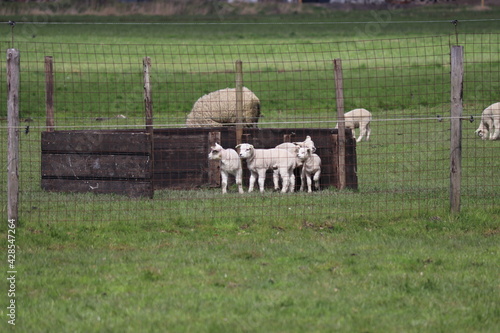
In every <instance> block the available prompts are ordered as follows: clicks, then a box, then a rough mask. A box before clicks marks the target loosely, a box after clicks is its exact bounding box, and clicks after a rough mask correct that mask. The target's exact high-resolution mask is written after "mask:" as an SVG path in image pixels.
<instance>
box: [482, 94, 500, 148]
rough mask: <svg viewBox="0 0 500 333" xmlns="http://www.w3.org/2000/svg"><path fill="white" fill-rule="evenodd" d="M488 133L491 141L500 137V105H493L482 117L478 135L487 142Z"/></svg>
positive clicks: (485, 110)
mask: <svg viewBox="0 0 500 333" xmlns="http://www.w3.org/2000/svg"><path fill="white" fill-rule="evenodd" d="M488 132H489V134H490V136H489V139H490V140H497V139H498V138H499V137H500V103H494V104H491V105H490V106H488V107H487V108H486V109H484V111H483V114H482V115H481V123H480V124H479V127H478V129H477V130H476V133H477V135H479V137H480V138H481V139H483V140H486V138H487V137H488Z"/></svg>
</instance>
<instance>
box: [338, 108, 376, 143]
mask: <svg viewBox="0 0 500 333" xmlns="http://www.w3.org/2000/svg"><path fill="white" fill-rule="evenodd" d="M344 121H345V128H350V129H351V130H352V136H353V137H354V139H356V132H355V130H354V129H355V128H359V129H360V132H361V133H360V134H359V138H358V139H357V140H356V142H360V141H361V140H362V139H363V138H364V137H365V138H366V139H365V140H366V141H368V140H370V133H371V131H372V130H371V128H370V122H371V121H372V114H371V112H370V111H368V110H366V109H354V110H351V111H349V112H346V113H345V114H344ZM338 127H339V124H337V126H335V128H338Z"/></svg>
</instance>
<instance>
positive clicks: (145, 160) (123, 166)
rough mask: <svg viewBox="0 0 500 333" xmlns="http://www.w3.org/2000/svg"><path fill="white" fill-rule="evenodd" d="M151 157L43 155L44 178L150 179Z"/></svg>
mask: <svg viewBox="0 0 500 333" xmlns="http://www.w3.org/2000/svg"><path fill="white" fill-rule="evenodd" d="M150 162H151V161H150V157H149V156H133V155H92V154H42V177H75V178H84V177H85V178H88V177H96V178H103V177H105V178H108V177H109V178H132V179H147V178H150V176H151V173H150V168H149V165H150Z"/></svg>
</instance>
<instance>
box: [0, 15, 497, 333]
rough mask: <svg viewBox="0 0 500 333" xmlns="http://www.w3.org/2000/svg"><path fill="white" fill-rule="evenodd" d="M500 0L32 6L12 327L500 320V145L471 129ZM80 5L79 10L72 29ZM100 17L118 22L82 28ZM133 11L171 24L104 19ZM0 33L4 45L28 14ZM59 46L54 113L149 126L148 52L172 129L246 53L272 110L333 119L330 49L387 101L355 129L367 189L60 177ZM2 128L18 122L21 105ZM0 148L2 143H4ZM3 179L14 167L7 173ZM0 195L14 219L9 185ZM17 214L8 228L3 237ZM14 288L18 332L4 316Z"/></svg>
mask: <svg viewBox="0 0 500 333" xmlns="http://www.w3.org/2000/svg"><path fill="white" fill-rule="evenodd" d="M499 13H500V10H498V9H496V8H493V9H491V10H486V11H475V10H471V9H470V8H469V9H466V8H460V7H446V6H443V7H432V8H425V7H422V8H416V9H413V10H385V11H370V10H366V11H349V12H339V11H328V10H320V9H317V8H316V9H314V10H313V11H312V12H310V13H307V14H306V13H296V14H290V15H255V16H252V15H248V16H229V15H227V16H223V17H222V16H221V15H214V16H211V17H206V16H205V17H179V16H177V17H168V18H166V17H162V16H116V17H114V16H109V17H102V16H58V15H56V14H54V15H50V16H48V17H46V16H44V15H40V14H39V15H36V16H34V18H35V19H36V18H38V19H39V20H40V23H39V24H32V25H23V24H22V23H19V24H18V25H17V26H16V27H15V35H14V45H15V46H16V47H17V48H19V49H20V50H21V54H22V55H21V59H22V64H24V65H22V69H23V70H22V82H23V85H22V87H23V88H22V91H21V98H20V100H21V101H22V102H21V106H20V108H21V119H22V126H23V130H24V129H25V127H27V126H29V131H27V133H25V132H24V131H23V133H21V148H20V150H21V161H20V168H21V169H20V183H21V193H20V219H19V225H18V227H17V228H16V243H15V244H16V270H17V279H16V287H17V288H16V293H15V297H14V298H13V297H12V296H8V292H7V290H6V289H4V291H3V292H2V296H1V297H0V299H1V302H0V304H2V306H1V307H0V318H2V320H1V323H0V327H1V328H2V331H3V329H4V328H6V329H11V330H12V331H14V329H15V330H17V331H19V332H54V331H60V332H70V331H72V332H137V331H141V332H187V331H189V332H262V331H268V332H306V331H307V332H331V331H341V332H436V331H438V332H496V331H497V327H498V326H499V325H500V319H499V318H500V297H499V293H498V287H499V286H498V276H499V273H500V260H499V259H498V258H499V255H500V246H499V242H498V235H499V232H500V224H499V221H500V208H499V203H498V188H499V187H500V183H499V181H500V178H499V177H498V170H499V169H500V159H499V158H498V156H499V152H500V146H499V143H500V141H497V142H486V141H482V140H480V139H478V138H477V137H475V136H474V133H473V132H474V130H475V128H476V127H477V125H478V120H477V117H478V116H479V115H480V112H481V110H482V109H483V108H484V107H485V106H487V105H488V103H489V102H490V101H496V100H498V98H500V97H499V96H498V91H499V89H498V88H499V83H498V82H500V80H499V76H500V65H499V64H500V61H499V60H500V59H499V56H498V54H499V52H498V51H499V50H498V48H499V46H498V45H500V43H498V38H499V36H498V35H497V34H498V33H499V32H500V24H499V22H498V21H496V20H495V19H496V18H497V17H498V14H499ZM25 18H26V15H19V16H17V17H16V16H8V17H0V21H8V20H11V19H13V20H16V21H18V22H22V21H26V19H25ZM28 18H30V17H28ZM453 19H458V20H459V22H461V23H459V25H458V30H457V29H455V27H454V25H453V24H451V23H450V22H448V21H451V20H453ZM492 19H493V20H492ZM165 21H168V22H165ZM411 21H414V23H410V22H411ZM431 21H432V22H431ZM64 22H68V23H73V24H55V23H64ZM84 22H88V23H106V24H89V25H87V24H74V23H84ZM120 22H133V23H141V22H145V23H161V24H157V25H155V24H148V25H146V24H144V25H140V24H139V25H135V24H134V25H119V24H108V23H120ZM203 22H205V23H210V24H203ZM332 22H334V23H335V24H332ZM342 22H344V23H342ZM347 22H364V23H359V24H352V23H349V24H348V23H347ZM396 22H404V23H399V24H396ZM424 22H427V23H424ZM462 22H463V23H462ZM164 23H170V24H164ZM215 23H217V24H215ZM278 23H279V24H278ZM1 29H2V30H0V36H1V37H0V46H1V49H2V51H3V52H5V50H6V49H7V48H8V47H10V46H12V45H11V44H12V38H11V37H12V36H11V34H10V33H11V28H10V27H9V26H8V25H5V26H3V27H2V28H1ZM457 31H458V35H457V34H456V33H457ZM457 40H458V44H460V45H464V48H465V51H466V52H465V73H466V75H465V83H464V114H465V115H467V116H468V115H474V117H475V118H476V121H475V122H474V123H469V122H466V121H464V122H463V129H464V134H463V136H464V139H463V142H462V149H463V166H464V170H463V180H462V186H463V187H462V210H461V212H460V213H459V214H452V213H450V210H449V154H450V152H449V128H450V125H449V119H448V118H447V117H449V104H450V103H449V98H450V87H449V71H450V68H449V48H450V46H451V45H454V44H456V42H457ZM45 55H52V56H54V59H55V66H56V73H55V82H56V86H55V89H56V95H55V96H56V125H57V127H58V129H75V128H76V129H90V128H92V129H96V128H120V129H122V128H137V127H138V126H143V123H144V120H143V119H144V116H143V100H142V93H143V86H142V82H141V80H142V64H141V61H142V57H144V56H150V57H151V58H152V60H153V73H152V77H153V94H154V95H153V100H154V103H155V104H154V106H155V119H154V121H155V125H156V126H158V127H179V128H180V127H182V125H183V121H184V118H185V115H186V113H187V112H189V110H190V108H191V106H192V103H193V101H195V100H196V99H197V98H198V97H199V96H200V94H203V93H207V92H209V91H212V90H215V89H219V88H220V87H221V86H224V87H225V86H230V85H232V84H233V82H234V71H233V68H234V67H233V66H234V61H235V60H237V59H241V60H242V61H243V63H244V71H245V74H244V80H245V84H247V85H249V86H250V87H252V90H254V91H255V92H256V93H257V95H258V96H259V97H260V99H261V101H262V103H263V113H264V115H265V118H263V119H262V121H261V122H260V127H263V128H265V127H268V128H272V127H297V126H304V127H306V128H311V129H314V128H318V127H319V128H330V127H333V126H334V124H335V119H336V118H335V117H334V115H335V110H336V105H335V86H334V84H333V80H332V78H333V71H332V65H331V61H332V59H333V58H341V59H342V60H343V65H344V78H345V96H346V109H350V108H354V107H357V106H358V105H360V104H362V105H365V106H366V107H367V108H369V109H370V110H371V111H372V112H373V113H374V115H375V120H374V123H373V124H372V128H373V134H372V136H373V137H372V140H371V141H369V142H362V143H360V144H358V145H357V162H358V165H357V174H358V182H359V189H358V190H349V189H346V190H338V189H336V188H331V187H324V188H323V189H322V191H319V192H314V193H312V194H307V193H293V194H286V195H282V194H278V193H273V192H271V191H270V190H269V191H267V192H266V193H264V194H260V193H245V194H244V195H239V194H238V193H236V189H235V187H234V185H233V186H232V187H231V188H230V193H228V194H227V195H222V194H221V193H220V189H218V188H200V189H194V190H184V191H178V190H160V191H156V192H155V195H154V198H153V199H145V198H127V197H124V196H120V195H114V194H109V195H95V194H92V193H86V194H77V193H49V192H44V191H42V190H41V188H40V161H41V157H40V133H41V132H42V131H43V130H45V126H44V124H45V118H44V113H45V109H44V107H45V106H44V73H43V66H44V64H43V57H44V56H45ZM0 74H1V76H2V78H5V69H4V68H2V69H1V71H0ZM2 81H3V82H5V80H2ZM5 89H6V88H5V85H1V87H0V102H1V103H2V104H3V105H5V104H4V103H5V97H4V96H5V92H6V90H5ZM485 104H487V105H485ZM489 104H491V103H489ZM117 114H125V115H126V116H127V118H126V119H123V120H120V119H115V118H113V117H114V116H115V115H117ZM438 115H439V116H441V117H443V119H444V121H438V120H439V118H437V116H438ZM0 117H5V114H3V113H2V114H0ZM97 117H109V118H111V119H109V120H107V121H104V122H97V121H96V120H95V119H96V118H97ZM25 120H26V121H25ZM0 130H1V135H2V137H3V138H6V133H7V130H6V121H5V118H2V119H1V120H0ZM313 139H314V136H313ZM0 156H1V158H2V160H3V161H5V160H6V140H2V144H1V145H0ZM6 177H7V175H6V172H2V173H0V183H1V184H2V185H4V187H5V184H6ZM0 198H1V202H2V216H4V220H5V221H6V220H7V217H6V215H7V213H6V196H5V192H4V193H2V194H1V196H0ZM7 229H8V228H7V225H6V224H5V223H4V224H2V225H1V226H0V232H1V234H2V239H4V241H3V242H2V249H5V252H6V251H7V245H8V243H7V233H8V231H7ZM4 262H6V261H5V260H4ZM5 267H6V268H5V269H4V272H6V271H8V269H7V263H6V265H5ZM6 274H7V273H5V274H3V275H4V276H5V275H6ZM12 299H15V301H16V306H17V307H16V325H15V326H16V327H12V325H10V324H8V322H7V321H8V320H9V317H8V316H7V314H8V313H9V310H8V309H7V305H8V304H9V303H8V302H9V301H10V300H12Z"/></svg>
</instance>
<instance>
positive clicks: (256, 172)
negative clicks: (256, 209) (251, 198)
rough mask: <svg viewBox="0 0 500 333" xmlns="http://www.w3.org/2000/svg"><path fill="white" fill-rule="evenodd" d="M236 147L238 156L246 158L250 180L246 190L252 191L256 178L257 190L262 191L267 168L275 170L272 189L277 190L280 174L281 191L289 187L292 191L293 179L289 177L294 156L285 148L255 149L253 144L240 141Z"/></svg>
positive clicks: (292, 167) (293, 165)
mask: <svg viewBox="0 0 500 333" xmlns="http://www.w3.org/2000/svg"><path fill="white" fill-rule="evenodd" d="M236 148H239V149H240V157H241V158H242V159H246V161H247V167H248V169H249V170H250V182H249V185H248V192H252V191H253V188H254V185H255V181H256V180H257V179H258V182H259V190H260V192H261V193H263V192H264V182H265V180H266V171H267V170H269V169H272V170H277V172H274V174H273V181H274V189H275V190H279V184H278V177H279V176H281V179H282V183H283V187H282V189H281V192H283V193H285V192H287V191H288V190H289V189H290V192H293V190H294V188H293V186H290V184H291V183H292V182H293V184H295V180H293V181H292V180H291V179H290V178H291V177H293V179H294V178H295V176H294V175H293V169H294V167H295V156H294V155H293V154H292V153H290V152H288V151H287V150H286V149H276V148H272V149H255V148H254V146H253V145H251V144H248V143H242V144H240V145H237V146H236Z"/></svg>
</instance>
